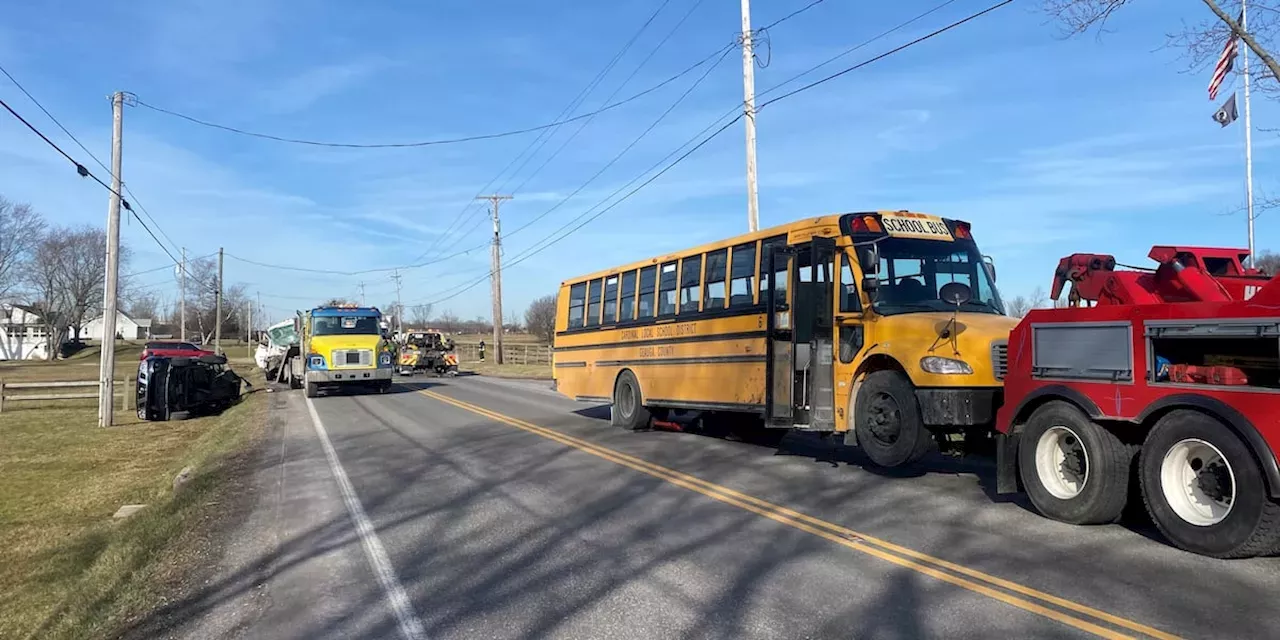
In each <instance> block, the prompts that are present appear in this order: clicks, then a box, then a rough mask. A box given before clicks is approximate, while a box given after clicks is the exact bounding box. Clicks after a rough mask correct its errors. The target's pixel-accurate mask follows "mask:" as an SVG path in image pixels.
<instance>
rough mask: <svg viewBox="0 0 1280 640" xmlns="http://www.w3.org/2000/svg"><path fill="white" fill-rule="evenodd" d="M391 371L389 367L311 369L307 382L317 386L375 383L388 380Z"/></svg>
mask: <svg viewBox="0 0 1280 640" xmlns="http://www.w3.org/2000/svg"><path fill="white" fill-rule="evenodd" d="M391 373H392V370H391V368H390V367H379V368H377V369H336V370H325V369H313V370H311V371H308V372H307V377H306V380H307V382H309V383H311V382H314V383H317V384H330V383H336V382H376V381H379V380H390V379H391Z"/></svg>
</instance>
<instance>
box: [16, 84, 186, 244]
mask: <svg viewBox="0 0 1280 640" xmlns="http://www.w3.org/2000/svg"><path fill="white" fill-rule="evenodd" d="M0 73H3V74H4V76H5V77H6V78H8V79H9V82H12V83H13V86H15V87H17V88H18V91H21V92H22V94H23V95H25V96H27V99H28V100H30V101H31V103H32V104H34V105H36V108H38V109H40V111H42V112H44V115H45V116H46V117H47V118H49V120H51V121H52V122H53V124H55V125H57V127H58V128H59V129H61V130H62V133H64V134H66V136H67V137H68V138H70V139H71V141H72V142H74V143H76V146H77V147H80V150H81V151H84V152H85V154H87V155H88V156H89V157H90V158H92V159H93V161H94V162H96V163H97V164H98V166H99V167H102V170H103V171H106V172H107V175H111V176H112V177H115V176H114V175H112V173H111V169H110V168H108V167H107V165H106V164H105V163H103V162H102V160H100V159H98V156H96V155H94V154H93V152H92V151H90V150H89V148H88V147H86V146H84V144H83V143H81V142H80V139H79V138H77V137H76V136H75V134H73V133H71V131H70V130H69V129H67V128H66V127H65V126H63V125H62V122H61V121H59V120H58V119H57V118H56V117H54V115H53V114H52V113H49V110H48V109H46V108H45V107H44V105H43V104H41V103H40V101H39V100H37V99H36V97H35V96H33V95H31V92H30V91H27V88H26V87H24V86H22V83H21V82H18V79H17V78H15V77H13V74H11V73H9V70H8V69H5V68H4V66H2V65H0ZM63 155H65V154H63ZM122 184H123V183H122ZM124 191H125V193H127V194H129V197H130V198H133V203H134V204H136V205H138V208H139V209H140V210H142V213H143V215H145V216H147V219H148V220H150V221H151V224H153V225H155V227H156V229H157V230H159V231H160V235H162V236H164V238H165V239H166V240H168V241H169V244H171V245H173V246H174V247H177V246H178V243H176V242H174V241H173V238H170V237H169V234H167V233H165V232H164V229H163V228H161V227H160V223H159V222H156V219H155V218H153V217H152V216H151V212H149V211H147V208H146V207H144V206H142V202H140V201H139V200H138V196H137V195H135V194H134V193H133V190H132V189H130V188H129V185H124ZM130 212H131V213H132V210H130ZM134 215H135V216H136V215H137V214H134Z"/></svg>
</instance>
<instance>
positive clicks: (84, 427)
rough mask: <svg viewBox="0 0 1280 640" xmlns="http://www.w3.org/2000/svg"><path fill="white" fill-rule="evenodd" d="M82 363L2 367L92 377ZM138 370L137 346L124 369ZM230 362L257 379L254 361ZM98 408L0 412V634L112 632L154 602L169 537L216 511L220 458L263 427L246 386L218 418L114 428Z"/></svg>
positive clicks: (27, 374)
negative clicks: (179, 485)
mask: <svg viewBox="0 0 1280 640" xmlns="http://www.w3.org/2000/svg"><path fill="white" fill-rule="evenodd" d="M93 360H96V358H93ZM126 360H127V358H126ZM77 364H80V363H78V362H77V361H76V360H75V359H71V360H68V361H63V362H59V363H51V364H43V363H42V364H40V365H39V366H31V365H30V364H28V363H22V364H21V365H20V366H12V365H10V366H5V367H3V368H0V375H3V376H5V377H6V379H8V380H11V381H18V380H19V379H21V380H32V379H43V380H57V379H81V380H83V379H93V378H94V377H96V369H94V368H92V367H88V368H86V367H79V366H77ZM121 366H124V363H121ZM136 367H137V355H136V352H135V354H134V356H133V359H132V361H131V362H129V365H128V372H127V373H128V374H131V373H132V371H135V370H136ZM236 369H237V371H240V372H241V373H242V374H244V373H249V374H250V379H251V380H253V382H254V384H255V387H256V388H259V389H261V388H262V387H263V385H262V383H261V376H260V374H259V373H258V372H257V370H256V369H252V368H248V367H244V366H239V367H236ZM82 370H84V371H87V372H88V374H89V375H87V376H85V375H83V373H82ZM118 371H119V369H118ZM95 406H96V405H95V401H93V400H84V401H60V402H58V403H54V404H37V403H34V402H32V403H22V404H19V405H12V406H11V407H6V411H5V412H4V413H0V442H3V443H4V445H3V446H0V540H3V541H4V543H3V544H0V637H4V638H31V637H40V638H50V637H51V638H98V637H104V636H109V635H111V633H112V632H113V630H115V629H117V628H119V627H120V625H122V624H123V623H124V622H125V621H127V620H130V619H136V618H137V617H138V616H140V615H143V614H144V613H145V612H146V611H147V610H148V609H149V608H150V607H153V606H155V603H157V602H158V599H157V597H156V596H157V594H156V591H157V589H158V581H159V579H160V578H159V575H158V571H157V566H158V564H159V561H160V560H161V559H164V560H165V561H166V562H171V561H172V560H173V558H174V556H175V555H176V552H177V551H178V550H176V549H174V548H173V547H174V546H175V540H177V539H178V538H179V536H181V535H183V533H184V531H186V530H187V529H189V528H190V526H189V523H191V522H194V521H196V520H198V519H200V518H202V517H206V516H207V511H208V510H209V509H211V508H214V507H211V506H210V505H209V503H210V501H211V496H214V495H216V492H217V488H218V486H219V483H220V481H221V480H222V474H224V473H225V468H224V466H223V465H224V462H225V461H226V460H227V459H228V458H229V456H231V455H233V454H234V453H236V452H238V451H240V450H243V449H244V448H245V447H246V446H247V444H248V443H249V441H250V438H251V436H252V435H253V434H254V433H255V432H256V431H257V430H258V429H259V428H260V426H261V425H262V424H263V423H264V419H263V418H264V412H265V407H266V403H265V396H264V395H263V394H259V393H255V394H250V395H249V396H248V397H246V399H245V401H244V402H242V403H241V404H239V405H237V406H234V407H232V408H231V409H229V410H227V411H226V412H224V413H223V414H222V415H220V416H211V417H205V418H196V419H192V420H186V421H180V422H142V421H139V420H138V419H137V416H136V415H135V414H134V413H133V412H125V411H121V412H119V413H117V415H116V426H115V427H112V428H110V429H100V428H98V427H97V426H95V422H96V418H95ZM188 465H190V466H193V467H194V468H195V469H196V473H195V476H194V477H193V479H192V481H191V483H190V484H189V485H188V488H187V489H186V490H184V491H183V492H182V493H181V494H179V496H178V497H177V498H176V499H175V498H174V496H173V493H172V491H171V483H172V479H173V477H174V475H175V474H177V472H178V471H179V470H181V469H182V468H183V467H184V466H188ZM139 503H143V504H147V505H149V506H148V507H147V508H146V509H145V510H143V511H142V512H140V513H138V514H136V515H134V516H132V517H130V518H128V519H127V520H124V521H114V520H113V519H112V518H111V515H112V513H114V512H115V510H116V509H117V508H118V507H120V506H121V505H122V504H139Z"/></svg>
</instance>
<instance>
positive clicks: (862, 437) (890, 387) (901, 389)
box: [854, 371, 933, 468]
mask: <svg viewBox="0 0 1280 640" xmlns="http://www.w3.org/2000/svg"><path fill="white" fill-rule="evenodd" d="M854 430H855V432H856V435H857V438H858V446H859V447H861V448H862V451H863V452H864V453H866V454H867V457H868V458H870V459H871V462H873V463H875V464H876V465H877V466H881V467H887V468H893V467H901V466H905V465H909V464H912V463H915V462H918V461H919V460H920V459H921V458H923V457H924V456H925V454H927V453H928V452H929V448H930V447H931V446H933V435H932V434H930V433H929V430H928V429H926V428H925V426H924V422H923V421H922V420H921V418H920V405H919V404H918V403H917V402H916V392H915V387H914V386H912V384H911V380H909V379H907V376H905V375H903V374H902V373H900V372H898V371H873V372H871V373H869V374H867V377H866V378H865V379H863V381H862V384H861V386H859V387H858V397H857V402H856V404H855V405H854Z"/></svg>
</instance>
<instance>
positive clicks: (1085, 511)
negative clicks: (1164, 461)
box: [1018, 402, 1134, 524]
mask: <svg viewBox="0 0 1280 640" xmlns="http://www.w3.org/2000/svg"><path fill="white" fill-rule="evenodd" d="M1018 441H1019V442H1020V443H1021V444H1019V445H1018V471H1019V473H1020V474H1021V476H1022V485H1023V486H1024V487H1025V488H1026V491H1027V497H1028V498H1030V499H1031V503H1032V504H1034V505H1035V507H1036V510H1038V511H1039V512H1040V513H1042V514H1044V515H1045V516H1046V517H1049V518H1052V519H1054V520H1058V521H1061V522H1067V523H1070V524H1105V523H1109V522H1115V521H1117V520H1119V519H1120V514H1121V512H1122V511H1124V506H1125V502H1126V501H1127V499H1128V495H1129V492H1128V489H1129V471H1130V469H1131V467H1132V464H1133V453H1134V449H1133V447H1130V446H1128V445H1126V444H1124V443H1123V442H1121V441H1120V439H1119V438H1117V437H1116V435H1115V434H1114V433H1111V432H1110V431H1108V430H1107V429H1105V428H1104V427H1102V426H1100V425H1098V424H1097V423H1095V422H1093V421H1092V420H1090V419H1089V417H1088V416H1086V415H1085V414H1084V413H1083V412H1082V411H1080V410H1079V409H1077V408H1076V407H1075V406H1074V405H1072V404H1068V403H1066V402H1050V403H1048V404H1045V405H1044V406H1042V407H1040V408H1039V409H1036V410H1035V413H1032V414H1031V418H1030V419H1028V420H1027V424H1026V425H1025V426H1024V427H1023V429H1022V434H1021V435H1020V436H1019V438H1018Z"/></svg>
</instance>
